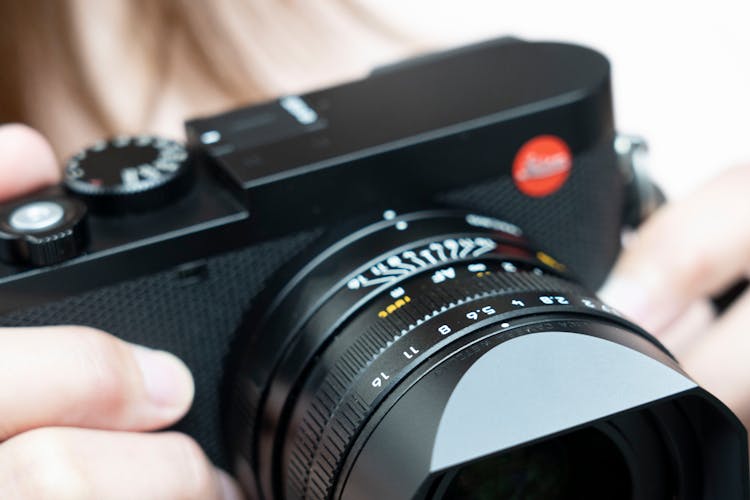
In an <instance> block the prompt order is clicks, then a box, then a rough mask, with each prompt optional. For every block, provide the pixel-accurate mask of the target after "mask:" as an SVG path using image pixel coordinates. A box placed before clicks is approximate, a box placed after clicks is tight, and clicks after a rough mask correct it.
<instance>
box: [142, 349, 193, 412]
mask: <svg viewBox="0 0 750 500" xmlns="http://www.w3.org/2000/svg"><path fill="white" fill-rule="evenodd" d="M133 354H134V357H135V360H136V362H137V363H138V367H139V368H140V369H141V374H142V375H143V385H144V387H145V388H146V394H147V395H148V397H149V399H150V400H151V401H152V402H153V403H154V404H155V405H157V406H160V407H163V408H175V409H177V408H179V409H181V410H183V409H184V410H187V408H188V407H189V406H190V403H191V402H192V400H193V393H194V390H195V388H194V385H193V377H192V376H191V374H190V370H188V368H187V366H185V363H183V362H182V361H180V360H179V359H178V358H177V357H176V356H174V355H173V354H170V353H168V352H165V351H157V350H154V349H148V348H146V347H142V346H134V349H133Z"/></svg>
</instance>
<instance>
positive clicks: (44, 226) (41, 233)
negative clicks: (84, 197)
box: [0, 195, 88, 266]
mask: <svg viewBox="0 0 750 500" xmlns="http://www.w3.org/2000/svg"><path fill="white" fill-rule="evenodd" d="M86 212H87V210H86V205H85V204H84V203H83V202H81V201H80V200H76V199H74V198H69V197H66V196H60V195H50V196H39V197H34V198H31V199H27V200H23V201H18V202H15V203H13V204H9V205H5V206H2V207H0V258H1V259H2V260H4V261H6V262H8V263H10V264H17V265H31V266H48V265H51V264H57V263H59V262H63V261H65V260H68V259H71V258H73V257H76V256H77V255H79V254H80V253H81V252H83V250H84V249H85V246H86V244H87V242H88V229H87V225H86Z"/></svg>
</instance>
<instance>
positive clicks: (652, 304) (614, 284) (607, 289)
mask: <svg viewBox="0 0 750 500" xmlns="http://www.w3.org/2000/svg"><path fill="white" fill-rule="evenodd" d="M598 295H599V297H600V298H601V299H602V300H603V301H604V302H605V303H606V304H608V305H610V306H612V307H614V308H615V309H617V310H618V311H620V312H622V313H623V314H624V315H625V316H627V317H628V318H629V319H631V320H632V321H634V322H635V323H637V324H639V325H640V326H642V327H643V328H645V329H646V330H648V331H650V333H652V334H654V335H656V334H658V332H660V331H661V330H662V329H664V327H666V326H667V325H668V324H669V323H670V322H671V321H672V320H673V319H674V318H675V316H676V315H677V314H678V312H679V311H677V310H676V309H675V306H674V305H673V304H671V303H670V301H669V300H668V298H666V297H660V296H658V295H656V294H654V293H652V292H651V291H650V290H649V289H648V288H647V287H644V286H643V285H640V284H639V283H638V282H636V281H632V280H628V279H627V278H621V277H618V276H613V277H610V278H609V279H608V280H607V282H606V283H605V284H604V286H603V287H602V288H601V289H600V290H599V294H598Z"/></svg>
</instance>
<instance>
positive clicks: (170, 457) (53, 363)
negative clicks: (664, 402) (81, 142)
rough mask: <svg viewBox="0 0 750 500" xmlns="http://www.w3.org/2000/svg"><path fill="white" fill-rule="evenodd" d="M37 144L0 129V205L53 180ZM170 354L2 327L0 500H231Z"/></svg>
mask: <svg viewBox="0 0 750 500" xmlns="http://www.w3.org/2000/svg"><path fill="white" fill-rule="evenodd" d="M59 176H60V173H59V170H58V167H57V161H56V160H55V157H54V155H53V153H52V149H51V148H50V146H49V144H48V143H47V141H46V140H45V139H44V138H43V137H42V136H41V135H40V134H38V133H37V132H35V131H33V130H31V129H29V128H27V127H24V126H20V125H2V126H0V201H7V200H9V199H11V198H14V197H18V196H22V195H23V194H25V193H29V192H31V191H33V190H35V189H38V188H41V187H43V186H45V185H48V184H53V183H55V182H58V181H59ZM193 391H194V387H193V380H192V377H191V375H190V372H189V370H188V368H187V367H186V366H185V364H184V363H182V361H180V360H179V359H177V358H176V357H175V356H173V355H171V354H169V353H166V352H163V351H155V350H151V349H147V348H145V347H140V346H136V345H131V344H128V343H126V342H124V341H122V340H119V339H117V338H115V337H114V336H112V335H109V334H107V333H105V332H101V331H98V330H94V329H91V328H86V327H81V326H54V327H37V328H0V416H1V420H0V498H3V499H7V500H15V499H24V500H35V499H40V500H41V499H56V500H59V499H62V500H65V499H71V500H86V499H92V500H93V499H97V500H98V499H123V500H125V499H128V500H129V499H133V498H138V499H172V498H174V499H196V500H198V499H201V500H203V499H208V500H211V499H217V500H218V499H223V500H230V499H232V500H234V499H239V498H241V495H240V493H239V490H238V488H237V486H236V484H235V483H234V482H233V481H232V480H231V479H230V478H229V476H228V475H226V474H225V473H224V472H222V471H220V470H218V469H216V468H214V467H213V466H212V465H211V463H210V462H209V461H208V459H207V458H206V456H205V454H204V453H203V451H202V450H201V449H200V447H199V446H198V445H197V444H196V442H195V441H193V440H192V439H191V438H190V437H188V436H186V435H184V434H180V433H177V432H161V433H150V432H147V431H153V430H156V429H161V428H164V427H167V426H169V425H171V424H173V423H175V422H176V421H177V420H179V419H180V418H181V417H182V416H183V415H184V414H185V413H186V412H187V410H188V408H189V407H190V404H191V403H192V399H193Z"/></svg>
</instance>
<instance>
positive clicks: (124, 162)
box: [64, 136, 192, 213]
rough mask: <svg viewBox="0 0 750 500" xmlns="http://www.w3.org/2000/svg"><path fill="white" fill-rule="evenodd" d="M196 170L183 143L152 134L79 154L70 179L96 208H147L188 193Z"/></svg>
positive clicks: (74, 188)
mask: <svg viewBox="0 0 750 500" xmlns="http://www.w3.org/2000/svg"><path fill="white" fill-rule="evenodd" d="M190 174H191V172H190V164H189V155H188V152H187V150H186V149H185V147H184V146H183V145H181V144H180V143H178V142H176V141H172V140H169V139H163V138H158V137H152V136H134V137H116V138H114V139H112V140H109V141H100V142H98V143H96V144H94V145H93V146H91V147H90V148H88V149H85V150H83V151H81V152H80V153H78V154H77V155H75V156H73V157H72V158H71V159H70V160H69V161H68V164H67V165H66V167H65V178H64V183H65V187H66V188H67V189H68V190H69V191H70V192H71V193H73V194H74V195H76V197H78V198H81V199H83V200H84V201H85V202H86V204H87V205H88V206H89V208H90V209H91V210H92V211H94V212H99V213H128V212H143V211H148V210H152V209H156V208H159V207H161V206H163V205H166V204H168V203H170V202H172V201H174V200H175V199H177V198H178V197H180V196H181V195H183V194H184V193H185V192H186V191H187V190H188V188H189V187H190V184H191V180H192V176H191V175H190Z"/></svg>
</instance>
